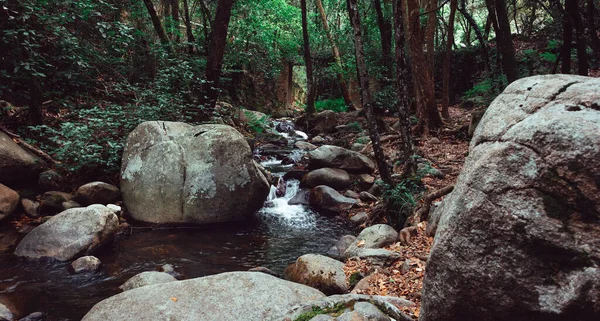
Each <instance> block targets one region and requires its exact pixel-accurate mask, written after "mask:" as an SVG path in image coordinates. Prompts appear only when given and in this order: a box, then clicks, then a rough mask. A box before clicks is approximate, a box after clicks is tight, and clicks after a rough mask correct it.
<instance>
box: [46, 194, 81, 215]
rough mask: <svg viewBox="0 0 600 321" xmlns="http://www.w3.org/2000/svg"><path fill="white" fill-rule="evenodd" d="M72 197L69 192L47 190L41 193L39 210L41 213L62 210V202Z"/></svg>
mask: <svg viewBox="0 0 600 321" xmlns="http://www.w3.org/2000/svg"><path fill="white" fill-rule="evenodd" d="M72 199H73V196H72V195H71V194H69V193H63V192H59V191H49V192H46V193H44V195H42V201H41V203H40V209H39V212H40V213H42V214H56V213H58V212H62V211H63V210H64V207H63V203H64V202H68V201H70V200H72Z"/></svg>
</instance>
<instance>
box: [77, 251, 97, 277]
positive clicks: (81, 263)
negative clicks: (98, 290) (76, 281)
mask: <svg viewBox="0 0 600 321" xmlns="http://www.w3.org/2000/svg"><path fill="white" fill-rule="evenodd" d="M100 264H101V262H100V260H99V259H98V258H97V257H95V256H91V255H88V256H83V257H80V258H78V259H77V260H75V261H74V262H73V263H71V267H72V268H73V272H75V273H82V272H95V271H96V270H98V268H99V267H100Z"/></svg>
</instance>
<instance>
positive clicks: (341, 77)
mask: <svg viewBox="0 0 600 321" xmlns="http://www.w3.org/2000/svg"><path fill="white" fill-rule="evenodd" d="M316 2H317V8H318V9H319V13H320V15H321V20H322V21H323V29H325V34H326V35H327V39H328V40H329V44H330V45H331V51H332V52H333V57H334V58H335V63H336V64H337V68H338V73H337V78H338V81H339V83H340V88H341V90H342V97H344V103H345V104H346V106H347V107H348V110H356V106H354V104H353V103H352V96H351V95H350V90H349V89H348V83H346V80H345V79H344V75H342V72H341V71H342V68H343V67H342V58H341V56H340V50H339V49H338V46H337V45H336V43H335V40H334V39H333V35H332V34H331V31H330V30H329V24H328V23H327V16H326V15H325V9H324V8H323V2H321V0H316Z"/></svg>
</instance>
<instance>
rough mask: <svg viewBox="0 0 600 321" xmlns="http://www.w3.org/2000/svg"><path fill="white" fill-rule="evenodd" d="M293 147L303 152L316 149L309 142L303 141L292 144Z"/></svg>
mask: <svg viewBox="0 0 600 321" xmlns="http://www.w3.org/2000/svg"><path fill="white" fill-rule="evenodd" d="M294 147H296V148H298V149H301V150H305V151H311V150H315V149H317V146H315V145H313V144H311V143H309V142H305V141H297V142H296V143H295V144H294Z"/></svg>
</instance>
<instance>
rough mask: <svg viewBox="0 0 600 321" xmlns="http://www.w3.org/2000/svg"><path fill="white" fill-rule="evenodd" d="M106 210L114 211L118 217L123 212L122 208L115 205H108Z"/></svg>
mask: <svg viewBox="0 0 600 321" xmlns="http://www.w3.org/2000/svg"><path fill="white" fill-rule="evenodd" d="M106 208H108V209H109V210H111V211H113V212H114V213H115V214H117V215H119V214H121V211H122V209H121V206H119V205H115V204H107V205H106Z"/></svg>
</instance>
